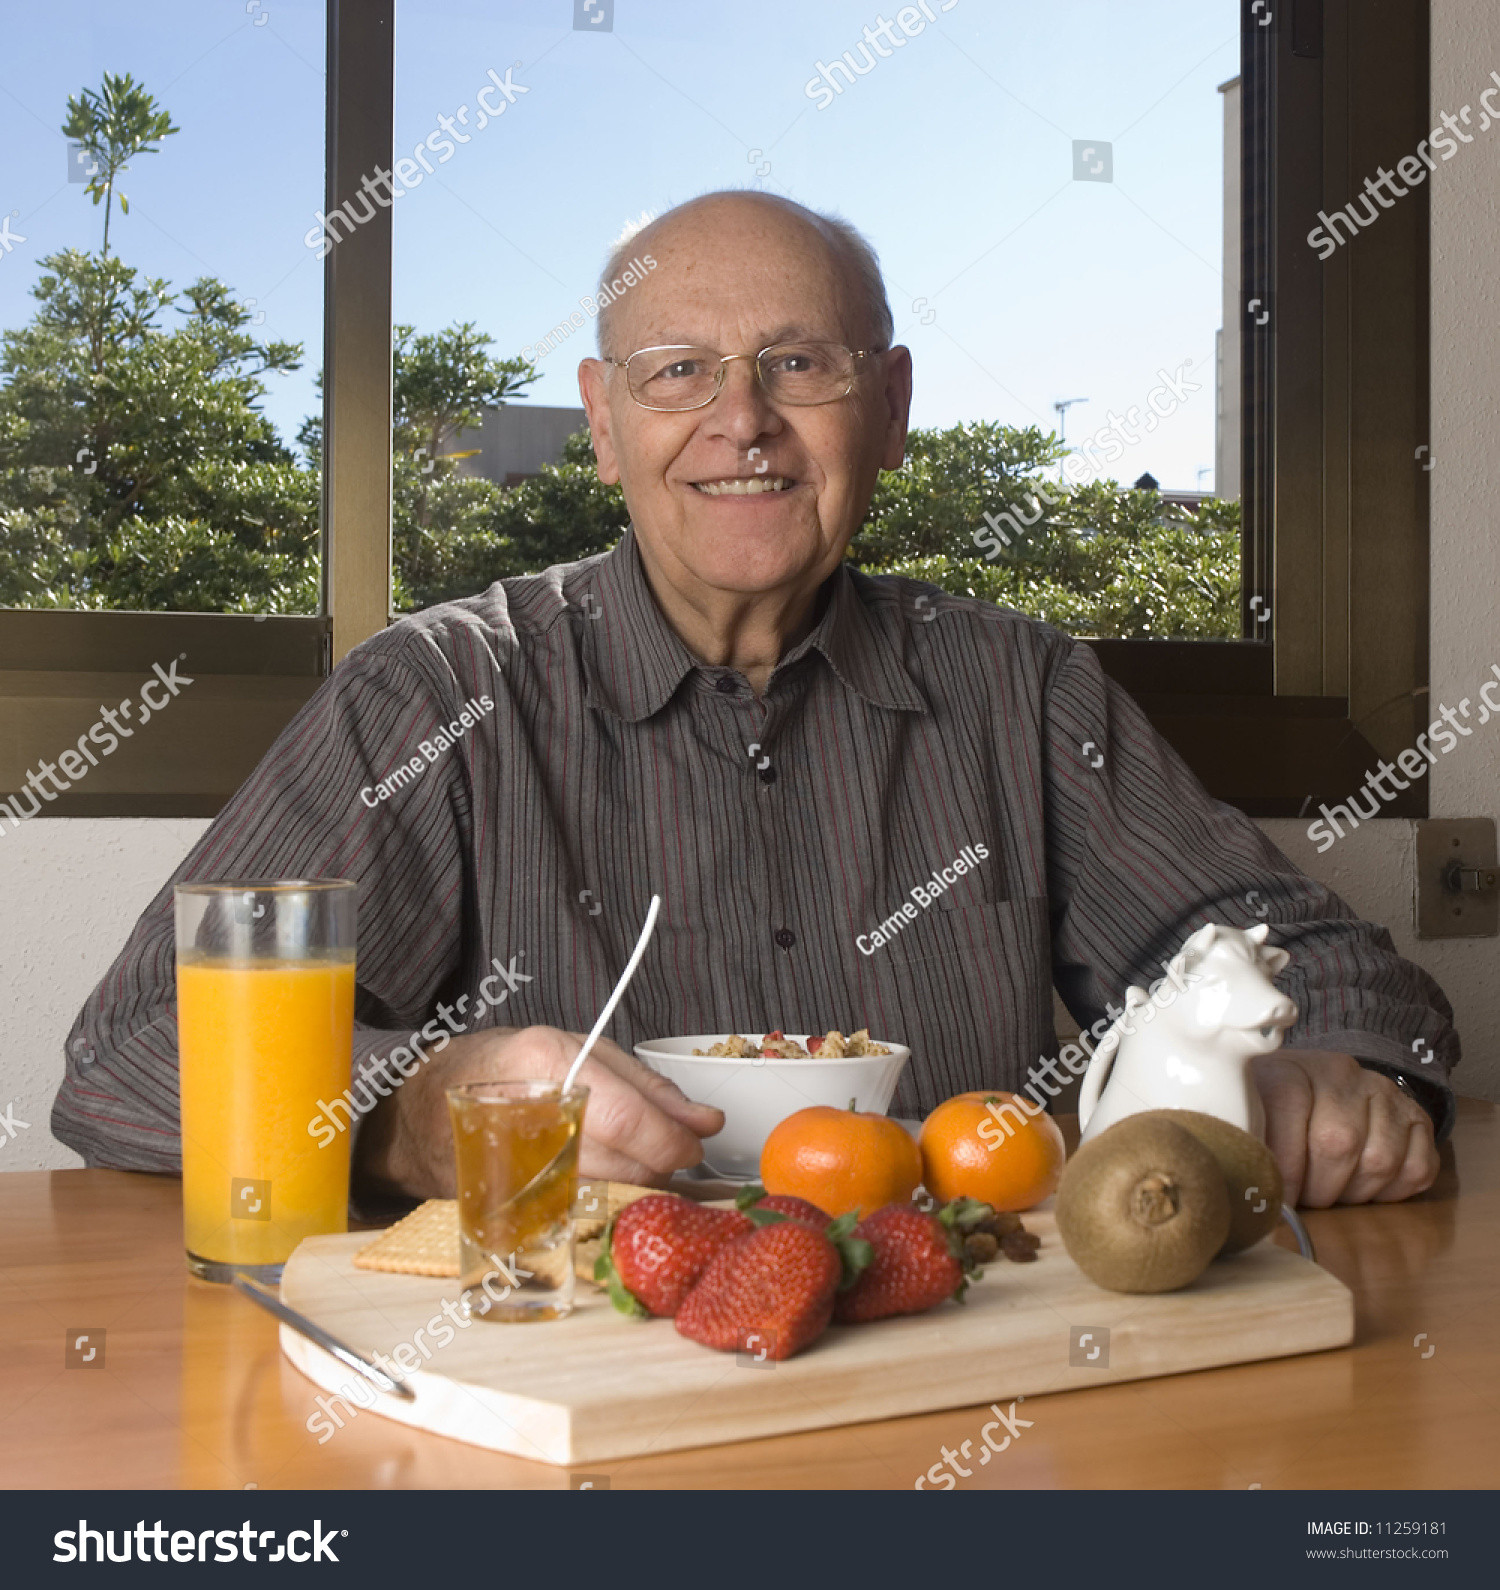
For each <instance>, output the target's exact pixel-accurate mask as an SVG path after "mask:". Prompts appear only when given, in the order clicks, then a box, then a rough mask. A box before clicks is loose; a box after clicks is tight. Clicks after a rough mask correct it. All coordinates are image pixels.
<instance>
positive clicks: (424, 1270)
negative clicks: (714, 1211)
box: [354, 1181, 660, 1281]
mask: <svg viewBox="0 0 1500 1590" xmlns="http://www.w3.org/2000/svg"><path fill="white" fill-rule="evenodd" d="M659 1190H660V1189H659V1188H656V1187H637V1186H635V1185H634V1184H632V1183H630V1182H624V1181H586V1182H580V1183H579V1185H578V1197H577V1200H576V1201H575V1203H574V1205H573V1209H574V1218H573V1268H574V1272H575V1273H576V1274H577V1275H579V1276H581V1277H582V1278H583V1279H584V1280H586V1281H592V1280H593V1278H594V1260H595V1259H596V1258H597V1257H598V1256H599V1251H600V1247H601V1239H602V1237H603V1235H604V1227H605V1225H606V1223H607V1222H608V1220H609V1219H610V1217H611V1216H612V1215H616V1214H618V1213H619V1211H620V1210H622V1209H623V1208H624V1207H625V1206H626V1204H632V1203H634V1202H635V1201H636V1199H637V1198H645V1197H648V1196H649V1195H650V1194H652V1193H654V1192H657V1191H659ZM354 1265H355V1268H356V1269H360V1270H384V1271H387V1272H390V1273H393V1274H398V1275H431V1276H440V1277H450V1276H457V1274H458V1204H457V1202H456V1201H455V1200H454V1199H452V1198H429V1199H428V1200H427V1202H426V1203H424V1204H420V1205H418V1207H417V1208H415V1209H413V1210H412V1212H411V1213H410V1214H409V1215H407V1216H406V1217H405V1218H404V1219H401V1220H398V1221H397V1222H396V1223H395V1225H393V1226H389V1227H387V1228H386V1230H384V1231H382V1232H381V1233H380V1234H379V1236H377V1237H376V1238H375V1239H374V1240H373V1241H372V1242H368V1243H366V1244H365V1246H364V1247H362V1248H361V1249H360V1250H359V1251H358V1252H357V1253H356V1254H355V1255H354Z"/></svg>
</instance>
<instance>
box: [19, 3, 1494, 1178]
mask: <svg viewBox="0 0 1500 1590" xmlns="http://www.w3.org/2000/svg"><path fill="white" fill-rule="evenodd" d="M1491 67H1494V68H1495V69H1497V70H1500V8H1496V7H1493V6H1492V4H1491V3H1490V0H1434V4H1433V18H1432V107H1433V117H1434V120H1436V118H1437V117H1438V115H1439V114H1440V113H1441V112H1443V111H1449V112H1452V113H1453V114H1454V115H1457V114H1458V111H1459V108H1460V107H1461V106H1464V105H1471V106H1476V110H1475V112H1474V122H1473V123H1471V125H1475V124H1477V121H1478V113H1477V100H1478V96H1479V94H1480V92H1481V91H1482V90H1483V89H1484V88H1485V86H1486V84H1487V83H1488V77H1487V74H1488V72H1489V71H1490V69H1491ZM1474 138H1475V141H1474V142H1473V143H1472V144H1466V145H1463V146H1462V147H1461V148H1460V151H1459V154H1458V155H1457V156H1456V157H1455V158H1454V159H1452V160H1451V161H1449V162H1446V163H1442V164H1440V165H1439V166H1438V169H1437V170H1436V172H1434V174H1433V176H1432V178H1431V181H1432V185H1433V189H1432V201H1431V202H1432V455H1433V457H1434V459H1435V461H1436V467H1435V468H1434V470H1433V472H1432V482H1431V484H1432V614H1433V621H1432V700H1433V702H1434V714H1435V713H1436V704H1437V703H1440V702H1441V703H1446V704H1448V705H1450V706H1457V704H1458V702H1459V701H1460V699H1461V698H1463V697H1464V696H1471V697H1472V696H1473V694H1474V692H1475V689H1476V687H1477V685H1478V683H1479V682H1480V681H1481V680H1482V679H1483V678H1484V677H1485V676H1486V675H1487V674H1488V672H1489V668H1490V664H1491V663H1495V662H1500V619H1497V617H1496V614H1497V608H1500V537H1497V535H1496V526H1495V520H1496V517H1497V514H1500V507H1497V505H1500V447H1497V446H1496V440H1497V439H1496V436H1495V428H1496V419H1495V416H1496V415H1497V413H1500V204H1497V200H1496V194H1497V193H1500V126H1497V127H1495V128H1493V129H1492V130H1491V131H1490V132H1489V133H1488V135H1483V134H1479V133H1477V132H1475V133H1474ZM1430 777H1431V779H1432V791H1431V801H1432V806H1431V810H1432V815H1433V816H1435V817H1486V816H1488V817H1496V816H1500V727H1497V728H1496V729H1492V730H1491V731H1490V733H1489V734H1488V735H1487V736H1486V735H1485V733H1484V732H1483V731H1476V733H1475V735H1474V737H1473V738H1472V739H1471V740H1466V741H1463V742H1462V743H1461V744H1460V746H1459V748H1458V749H1456V750H1454V751H1453V752H1451V753H1450V754H1449V755H1447V756H1445V757H1442V758H1441V759H1440V760H1439V761H1438V762H1437V764H1436V765H1435V766H1434V767H1433V769H1432V772H1431V774H1430ZM205 826H206V825H205V823H204V822H203V821H202V820H200V819H173V820H161V819H157V820H149V819H136V818H121V819H93V818H75V819H67V818H37V819H35V820H33V821H32V822H29V823H27V824H26V825H25V826H24V827H23V828H21V829H20V830H19V831H17V832H15V833H7V834H5V835H4V836H3V837H0V968H3V972H0V1112H3V1111H4V1110H5V1108H6V1106H7V1105H8V1104H13V1105H14V1106H15V1109H14V1119H16V1120H17V1121H26V1122H28V1123H29V1124H28V1126H27V1128H26V1130H24V1131H21V1132H19V1133H18V1135H17V1136H16V1137H15V1138H14V1139H13V1140H11V1141H10V1142H8V1143H7V1144H6V1145H5V1146H4V1147H3V1148H0V1169H3V1170H27V1169H36V1168H39V1167H44V1166H63V1165H70V1164H76V1163H77V1159H76V1156H75V1155H73V1154H71V1153H70V1152H68V1150H66V1149H64V1148H62V1147H61V1146H60V1145H59V1144H57V1143H56V1142H54V1141H53V1139H52V1137H51V1134H50V1132H49V1130H48V1127H47V1117H48V1113H49V1111H50V1108H51V1101H52V1095H53V1093H54V1092H55V1091H56V1088H57V1083H58V1079H59V1076H60V1070H61V1065H62V1045H63V1040H64V1038H65V1037H66V1035H67V1030H68V1028H69V1026H70V1025H71V1024H72V1020H73V1017H74V1015H75V1014H76V1012H77V1010H78V1008H79V1006H80V1005H81V1004H82V1003H83V1000H84V999H85V997H86V996H87V994H88V992H89V990H90V989H91V988H92V987H93V986H94V984H95V982H96V981H97V980H98V978H99V976H100V975H101V973H102V972H103V971H104V969H105V967H106V966H107V965H108V964H109V961H110V960H111V958H112V957H113V955H114V954H115V951H116V950H117V949H118V948H119V946H120V944H121V943H122V942H123V941H124V938H125V935H126V933H127V932H128V931H129V928H130V925H131V923H132V922H133V921H134V920H135V917H136V915H137V914H138V913H139V912H140V911H141V909H142V908H143V907H144V906H145V905H146V903H147V902H148V901H149V900H150V898H151V896H152V895H153V894H154V893H155V892H156V890H157V889H158V888H159V887H160V886H161V883H162V881H163V880H164V879H165V878H166V877H167V875H168V874H169V873H170V872H171V871H172V869H173V868H174V867H175V866H176V865H177V863H178V862H179V861H180V860H181V859H182V857H183V856H184V855H185V854H186V853H187V851H188V849H189V848H190V847H191V845H192V843H193V841H194V840H195V839H196V838H197V837H198V835H199V834H200V833H201V832H202V831H203V829H204V827H205ZM1263 826H1264V827H1265V829H1266V831H1267V832H1268V833H1269V834H1270V836H1271V838H1272V839H1273V840H1274V841H1275V843H1276V844H1278V845H1279V846H1280V847H1281V848H1282V849H1283V850H1284V851H1286V853H1287V854H1288V855H1289V856H1290V857H1291V858H1292V860H1293V861H1295V862H1297V863H1298V864H1299V865H1300V866H1302V867H1304V868H1305V869H1306V870H1307V871H1308V872H1310V873H1312V874H1313V875H1315V876H1316V877H1319V878H1321V879H1324V880H1325V881H1327V882H1328V883H1330V884H1331V885H1332V886H1333V887H1334V888H1335V889H1337V890H1338V891H1339V893H1340V894H1342V895H1343V896H1344V898H1345V899H1346V900H1348V901H1349V903H1350V904H1351V905H1352V906H1353V907H1354V908H1355V909H1356V910H1357V911H1359V912H1360V913H1361V914H1362V915H1364V916H1366V917H1369V918H1370V919H1372V920H1374V921H1377V922H1381V923H1383V924H1384V925H1385V926H1386V927H1388V928H1389V929H1390V931H1391V933H1392V935H1393V936H1394V938H1395V940H1396V943H1397V946H1398V947H1399V948H1400V949H1401V951H1402V952H1403V953H1404V954H1406V955H1409V956H1410V957H1411V958H1412V959H1413V960H1415V961H1418V962H1420V964H1421V965H1423V966H1425V967H1426V968H1427V969H1428V970H1429V971H1430V972H1431V973H1432V974H1433V976H1434V977H1436V978H1437V980H1438V982H1440V983H1441V984H1442V986H1443V988H1444V990H1445V991H1446V992H1447V994H1448V997H1449V998H1450V999H1451V1000H1452V1001H1453V1005H1454V1008H1455V1010H1456V1012H1457V1014H1458V1021H1459V1030H1460V1032H1461V1033H1462V1034H1463V1038H1464V1047H1465V1049H1466V1051H1467V1056H1468V1057H1467V1059H1466V1060H1465V1061H1464V1063H1463V1066H1462V1067H1461V1068H1460V1070H1459V1072H1458V1076H1457V1078H1456V1080H1457V1083H1458V1088H1459V1091H1460V1092H1462V1093H1468V1094H1473V1095H1476V1096H1479V1097H1483V1098H1490V1099H1500V939H1473V940H1466V939H1451V940H1444V941H1440V942H1435V943H1418V942H1417V941H1416V940H1415V939H1414V937H1413V935H1412V894H1413V860H1414V857H1413V850H1414V846H1413V830H1412V825H1411V824H1410V823H1409V822H1404V821H1376V822H1374V823H1370V824H1366V825H1363V826H1361V827H1360V828H1359V829H1358V830H1356V831H1355V832H1354V833H1351V834H1350V835H1348V836H1347V837H1346V838H1345V839H1343V840H1341V841H1340V842H1339V843H1338V844H1337V845H1335V846H1334V847H1333V849H1332V850H1330V851H1328V852H1327V853H1326V854H1325V855H1322V856H1319V855H1317V854H1316V851H1315V847H1314V846H1313V845H1311V844H1309V843H1308V841H1307V838H1306V825H1305V824H1303V823H1296V822H1268V823H1266V824H1264V825H1263Z"/></svg>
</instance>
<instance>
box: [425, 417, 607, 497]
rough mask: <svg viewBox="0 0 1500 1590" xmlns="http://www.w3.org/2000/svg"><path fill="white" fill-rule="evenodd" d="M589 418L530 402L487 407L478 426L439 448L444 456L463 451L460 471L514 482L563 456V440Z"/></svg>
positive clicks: (486, 478)
mask: <svg viewBox="0 0 1500 1590" xmlns="http://www.w3.org/2000/svg"><path fill="white" fill-rule="evenodd" d="M587 423H588V420H587V417H586V416H585V414H584V412H583V410H582V409H564V408H543V407H541V406H540V405H539V404H534V403H507V404H505V406H504V407H503V408H487V409H486V410H485V411H484V423H483V424H482V425H481V426H480V427H479V429H478V430H473V431H463V432H462V433H460V435H458V436H457V437H455V438H454V440H453V441H452V442H451V443H449V445H448V446H447V447H445V448H444V449H443V452H444V454H445V456H446V455H451V454H453V453H468V454H471V455H472V456H470V457H467V458H460V459H458V460H457V469H458V472H459V474H461V475H479V476H482V477H483V478H484V479H485V480H493V481H495V482H497V483H498V484H499V485H502V486H514V485H515V484H516V482H517V481H518V480H525V479H526V477H527V476H528V475H537V474H540V473H541V470H542V466H543V465H544V464H556V463H559V462H561V460H562V451H563V443H564V442H566V441H567V439H568V438H569V437H570V436H571V435H572V434H573V433H574V431H581V430H582V429H583V428H584V427H585V425H587Z"/></svg>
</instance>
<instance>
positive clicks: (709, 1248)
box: [594, 1193, 754, 1318]
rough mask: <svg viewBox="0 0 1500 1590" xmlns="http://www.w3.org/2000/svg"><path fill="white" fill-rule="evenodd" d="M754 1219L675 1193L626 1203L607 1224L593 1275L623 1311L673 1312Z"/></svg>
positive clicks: (641, 1314) (638, 1314) (639, 1313)
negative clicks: (714, 1258)
mask: <svg viewBox="0 0 1500 1590" xmlns="http://www.w3.org/2000/svg"><path fill="white" fill-rule="evenodd" d="M753 1227H754V1223H753V1222H752V1221H751V1220H750V1218H749V1217H748V1216H747V1215H743V1214H741V1213H740V1212H739V1210H737V1209H710V1208H708V1207H707V1206H706V1205H704V1204H696V1203H694V1202H693V1201H692V1199H691V1198H679V1197H678V1196H677V1195H676V1194H675V1193H655V1194H653V1195H652V1196H651V1197H649V1198H638V1199H636V1201H635V1202H634V1203H633V1204H626V1206H625V1207H624V1208H623V1209H622V1210H621V1211H620V1212H619V1213H618V1214H617V1215H616V1216H615V1217H614V1219H613V1220H611V1221H610V1223H609V1225H608V1226H607V1227H606V1228H605V1232H604V1241H603V1245H602V1250H601V1252H600V1254H599V1257H598V1259H597V1260H596V1261H595V1264H594V1278H595V1280H598V1281H603V1282H605V1283H606V1284H607V1285H608V1287H609V1298H610V1301H611V1302H612V1303H613V1304H614V1306H615V1307H616V1308H617V1309H619V1311H620V1312H621V1313H622V1314H630V1315H634V1316H636V1317H637V1318H644V1317H645V1316H646V1315H648V1314H656V1315H663V1316H665V1315H671V1314H675V1313H676V1312H677V1309H678V1305H679V1304H680V1303H681V1302H682V1300H683V1298H684V1297H686V1296H687V1294H688V1291H689V1289H690V1288H691V1287H692V1285H693V1283H694V1282H695V1281H696V1280H697V1279H698V1277H699V1276H700V1275H701V1274H702V1273H703V1269H704V1266H705V1265H706V1264H707V1263H708V1262H709V1260H710V1259H712V1258H713V1256H714V1254H715V1253H717V1252H718V1250H719V1249H720V1248H722V1247H723V1246H724V1244H725V1243H726V1242H728V1241H729V1240H730V1239H731V1238H733V1237H737V1236H740V1235H741V1234H743V1233H744V1232H747V1231H750V1230H752V1229H753Z"/></svg>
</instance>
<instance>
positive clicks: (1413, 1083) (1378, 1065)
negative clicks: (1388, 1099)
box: [1354, 1055, 1452, 1135]
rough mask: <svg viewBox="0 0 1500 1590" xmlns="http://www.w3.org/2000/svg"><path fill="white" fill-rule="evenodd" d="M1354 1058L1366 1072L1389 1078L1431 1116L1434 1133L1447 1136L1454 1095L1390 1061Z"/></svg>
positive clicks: (1357, 1056)
mask: <svg viewBox="0 0 1500 1590" xmlns="http://www.w3.org/2000/svg"><path fill="white" fill-rule="evenodd" d="M1354 1058H1355V1059H1356V1060H1357V1061H1359V1064H1360V1065H1362V1066H1363V1067H1364V1068H1365V1070H1366V1071H1376V1072H1378V1073H1379V1074H1380V1075H1381V1076H1383V1077H1389V1078H1390V1079H1391V1081H1392V1082H1394V1083H1395V1084H1396V1086H1397V1087H1398V1088H1399V1089H1400V1090H1401V1091H1402V1092H1403V1093H1406V1094H1409V1095H1410V1096H1411V1097H1412V1098H1413V1099H1415V1100H1416V1101H1417V1103H1418V1104H1420V1105H1421V1106H1422V1108H1423V1109H1424V1110H1426V1112H1427V1114H1428V1115H1429V1116H1431V1118H1432V1129H1433V1132H1434V1133H1436V1134H1439V1135H1445V1132H1446V1129H1447V1128H1448V1126H1449V1117H1450V1115H1451V1113H1452V1095H1451V1094H1450V1093H1449V1091H1448V1090H1447V1089H1446V1088H1444V1087H1441V1086H1439V1085H1438V1084H1437V1083H1434V1082H1428V1081H1427V1080H1426V1079H1425V1078H1423V1077H1418V1076H1413V1075H1412V1074H1411V1073H1410V1072H1409V1071H1407V1070H1405V1069H1404V1068H1403V1067H1402V1066H1397V1065H1392V1064H1391V1063H1390V1061H1388V1060H1364V1059H1361V1058H1360V1056H1359V1055H1355V1056H1354Z"/></svg>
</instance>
